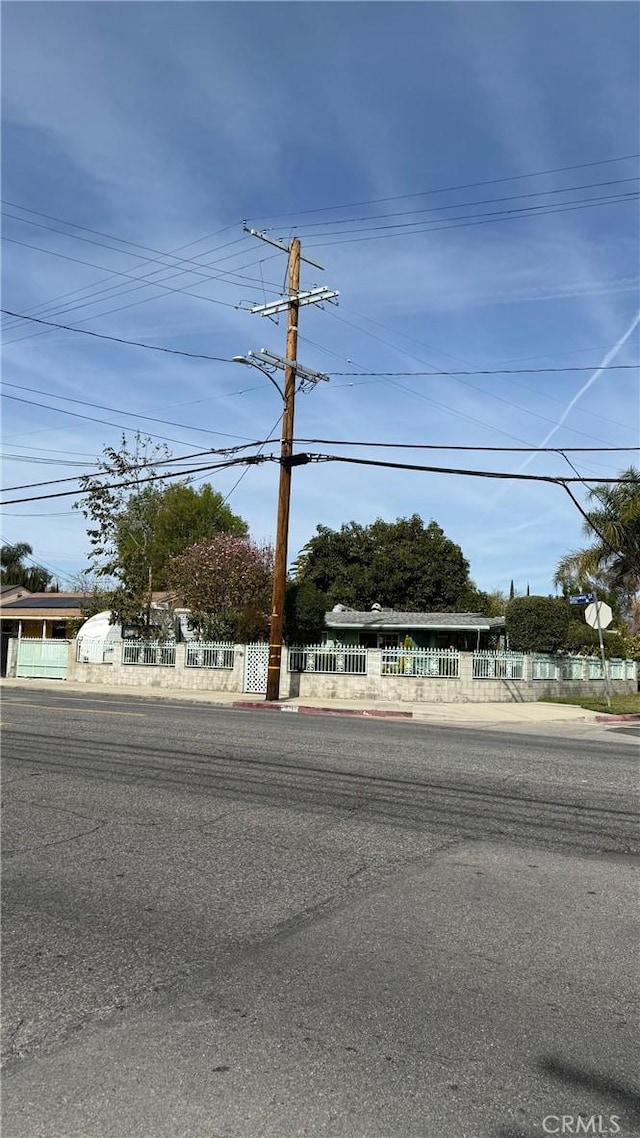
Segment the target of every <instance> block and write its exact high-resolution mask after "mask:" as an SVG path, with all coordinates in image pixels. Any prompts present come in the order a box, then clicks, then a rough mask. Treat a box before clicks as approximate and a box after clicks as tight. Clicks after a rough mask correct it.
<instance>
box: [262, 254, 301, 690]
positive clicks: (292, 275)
mask: <svg viewBox="0 0 640 1138" xmlns="http://www.w3.org/2000/svg"><path fill="white" fill-rule="evenodd" d="M299 289H300V239H299V238H298V237H294V238H293V241H292V242H291V245H290V246H289V296H290V297H291V298H293V297H297V295H298V292H299ZM298 307H299V305H298V300H297V299H290V301H289V306H288V314H289V315H288V321H287V348H286V352H285V358H286V360H287V361H288V363H287V366H286V367H285V369H284V411H283V415H282V433H281V436H280V480H279V483H278V518H277V522H276V547H275V554H274V566H273V593H272V598H271V627H270V631H269V670H268V672H267V699H268V700H276V699H278V698H279V696H280V665H281V661H282V632H283V624H284V601H285V592H286V587H287V547H288V543H289V505H290V501H291V456H292V454H293V416H294V410H295V393H296V369H295V362H296V360H297V357H298Z"/></svg>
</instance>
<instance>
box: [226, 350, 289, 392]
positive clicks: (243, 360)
mask: <svg viewBox="0 0 640 1138" xmlns="http://www.w3.org/2000/svg"><path fill="white" fill-rule="evenodd" d="M233 363H234V364H244V365H245V367H255V368H257V369H258V371H261V372H262V374H263V375H266V377H267V379H268V380H269V383H272V384H273V386H274V387H275V389H276V391H277V392H278V395H279V396H280V398H281V399H282V401H283V402H284V391H283V390H282V388H281V386H280V384H279V383H278V381H277V379H274V378H273V376H272V375H271V373H270V372H268V371H267V369H266V368H265V367H261V366H260V364H259V363H257V362H256V361H255V360H254V359H253V357H249V356H234V357H233Z"/></svg>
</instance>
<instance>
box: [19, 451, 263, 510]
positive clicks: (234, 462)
mask: <svg viewBox="0 0 640 1138" xmlns="http://www.w3.org/2000/svg"><path fill="white" fill-rule="evenodd" d="M266 461H275V459H274V456H273V455H245V456H244V457H242V458H232V459H229V460H228V461H227V462H219V463H207V465H205V466H194V467H187V469H186V470H177V471H164V473H162V474H149V475H145V477H144V478H135V479H131V478H129V479H126V480H125V481H122V482H109V483H108V484H107V486H106V489H109V490H120V489H123V488H125V487H127V486H138V485H139V484H140V483H142V482H157V481H158V480H159V479H161V478H174V477H176V478H178V477H179V478H183V477H184V475H185V474H198V473H200V472H201V471H212V470H226V469H227V468H228V467H230V466H239V465H243V464H245V463H248V464H252V463H256V462H266ZM86 493H87V491H86V489H77V490H59V491H57V492H56V493H54V494H35V495H33V496H32V497H30V498H12V499H10V500H9V501H7V502H2V503H0V505H1V506H2V507H4V506H15V505H17V504H18V503H22V502H43V501H45V500H48V499H50V498H73V497H80V496H81V495H82V494H86Z"/></svg>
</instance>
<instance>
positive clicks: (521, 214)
mask: <svg viewBox="0 0 640 1138" xmlns="http://www.w3.org/2000/svg"><path fill="white" fill-rule="evenodd" d="M638 196H639V195H638V194H637V193H633V194H618V195H617V196H615V197H606V198H600V199H597V198H596V199H593V200H588V199H587V200H585V201H583V202H581V203H580V204H563V205H561V206H553V207H552V208H549V209H548V208H546V207H545V206H531V207H530V208H529V209H527V210H524V209H522V210H515V209H512V210H503V211H501V212H500V213H499V214H496V215H494V214H493V213H485V214H478V215H477V216H476V217H473V216H472V215H466V216H465V215H461V216H460V217H459V218H451V219H449V218H447V219H446V222H447V224H445V225H440V224H438V223H434V224H433V225H430V226H428V227H424V228H422V229H411V231H409V227H408V226H404V227H403V229H404V232H402V233H388V232H385V233H381V232H378V230H380V229H397V228H399V227H398V226H376V227H371V228H370V229H368V230H367V229H362V230H355V229H354V230H348V231H347V232H348V233H349V232H353V233H359V234H360V236H358V237H345V236H344V235H338V236H339V239H338V240H336V241H325V240H323V241H313V240H312V241H311V242H309V243H308V244H307V248H308V249H324V248H328V247H329V246H332V245H353V244H357V243H358V242H361V241H384V240H386V239H388V238H390V237H412V236H416V235H419V234H422V233H445V232H447V231H448V230H451V229H465V228H468V227H469V226H478V225H491V224H495V223H497V222H501V221H524V220H526V219H527V218H538V217H550V216H552V215H554V214H558V213H574V212H575V211H576V210H581V209H595V208H596V207H598V206H604V205H620V204H623V203H625V202H626V203H630V202H634V201H637V200H638ZM442 220H443V221H444V220H445V219H444V218H443V219H442ZM449 221H453V222H454V224H453V225H451V224H449ZM363 234H364V236H363ZM301 236H302V237H306V236H308V235H306V234H301ZM324 236H325V237H329V236H334V234H325V235H324Z"/></svg>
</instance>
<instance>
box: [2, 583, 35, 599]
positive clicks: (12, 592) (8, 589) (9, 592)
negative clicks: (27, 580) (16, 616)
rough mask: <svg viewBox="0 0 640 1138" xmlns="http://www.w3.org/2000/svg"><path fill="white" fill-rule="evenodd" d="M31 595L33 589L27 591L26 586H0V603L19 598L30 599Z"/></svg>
mask: <svg viewBox="0 0 640 1138" xmlns="http://www.w3.org/2000/svg"><path fill="white" fill-rule="evenodd" d="M30 593H31V589H25V587H24V585H0V601H5V603H7V602H8V601H10V600H17V599H18V597H28V596H29V595H30Z"/></svg>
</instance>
